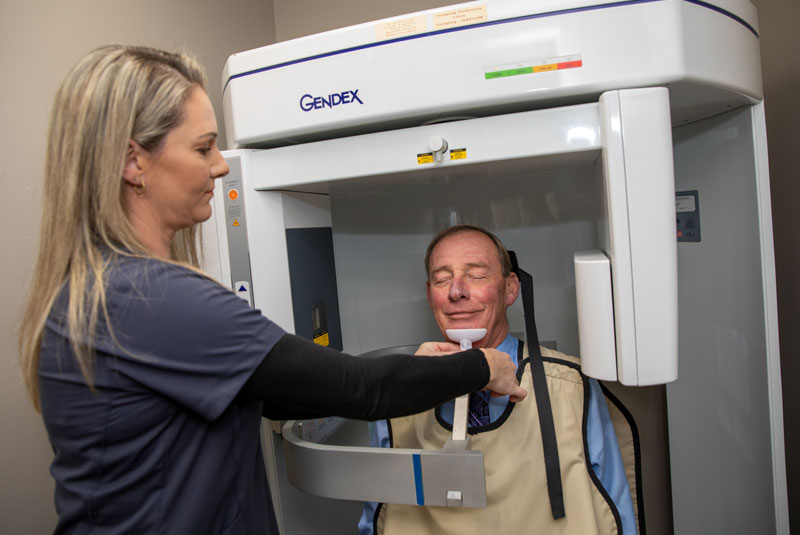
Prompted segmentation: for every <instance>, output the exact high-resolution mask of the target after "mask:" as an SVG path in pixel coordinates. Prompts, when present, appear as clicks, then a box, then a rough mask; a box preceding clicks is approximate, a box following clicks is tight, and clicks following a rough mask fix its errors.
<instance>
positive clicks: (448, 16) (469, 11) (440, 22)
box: [433, 5, 489, 30]
mask: <svg viewBox="0 0 800 535" xmlns="http://www.w3.org/2000/svg"><path fill="white" fill-rule="evenodd" d="M488 21H489V15H488V14H487V12H486V6H485V5H480V6H471V7H464V8H459V9H451V10H448V11H440V12H439V13H434V14H433V29H434V30H446V29H448V28H455V27H457V26H468V25H470V24H478V23H480V22H488Z"/></svg>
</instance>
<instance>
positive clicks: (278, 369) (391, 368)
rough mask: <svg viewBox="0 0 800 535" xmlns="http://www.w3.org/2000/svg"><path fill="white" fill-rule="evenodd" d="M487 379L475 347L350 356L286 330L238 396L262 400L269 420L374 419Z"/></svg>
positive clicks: (435, 401)
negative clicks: (439, 352) (443, 353)
mask: <svg viewBox="0 0 800 535" xmlns="http://www.w3.org/2000/svg"><path fill="white" fill-rule="evenodd" d="M488 382H489V365H488V363H487V362H486V359H485V358H484V356H483V353H481V351H480V350H478V349H470V350H467V351H462V352H460V353H454V354H453V355H447V356H444V357H416V356H411V355H388V356H384V357H354V356H351V355H348V354H346V353H340V352H338V351H335V350H333V349H328V348H326V347H322V346H319V345H317V344H314V343H313V342H310V341H308V340H306V339H304V338H300V337H298V336H295V335H292V334H287V335H284V337H283V338H281V339H280V341H279V342H278V343H277V344H275V347H273V348H272V350H271V351H270V352H269V353H267V355H266V357H264V360H263V361H262V362H261V364H260V365H259V366H258V367H257V368H256V370H255V372H253V375H252V376H251V377H250V379H249V380H248V381H247V383H245V385H244V387H243V388H242V391H241V394H240V395H242V396H243V397H245V398H249V399H258V400H261V401H263V402H264V415H265V416H267V417H269V418H271V419H273V420H286V419H292V418H316V417H321V416H343V417H346V418H356V419H359V420H378V419H382V418H394V417H397V416H405V415H407V414H414V413H417V412H422V411H424V410H428V409H430V408H433V407H435V406H437V405H440V404H442V403H444V402H445V401H447V400H450V399H453V398H455V397H457V396H460V395H462V394H466V393H468V392H473V391H475V390H480V389H481V388H483V387H484V386H486V384H487V383H488Z"/></svg>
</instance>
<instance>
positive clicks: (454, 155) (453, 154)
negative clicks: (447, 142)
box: [450, 149, 467, 160]
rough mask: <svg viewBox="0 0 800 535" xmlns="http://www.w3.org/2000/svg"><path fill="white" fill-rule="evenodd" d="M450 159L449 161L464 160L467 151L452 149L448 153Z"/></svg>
mask: <svg viewBox="0 0 800 535" xmlns="http://www.w3.org/2000/svg"><path fill="white" fill-rule="evenodd" d="M450 159H451V160H466V159H467V149H452V150H451V151H450Z"/></svg>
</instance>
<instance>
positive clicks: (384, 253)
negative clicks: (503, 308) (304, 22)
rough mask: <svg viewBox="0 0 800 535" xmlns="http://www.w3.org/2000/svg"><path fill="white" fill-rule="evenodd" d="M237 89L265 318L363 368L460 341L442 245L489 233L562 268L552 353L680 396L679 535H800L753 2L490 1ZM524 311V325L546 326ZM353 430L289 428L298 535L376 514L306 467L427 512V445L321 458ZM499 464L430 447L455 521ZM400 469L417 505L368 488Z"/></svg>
mask: <svg viewBox="0 0 800 535" xmlns="http://www.w3.org/2000/svg"><path fill="white" fill-rule="evenodd" d="M223 83H224V92H223V99H224V112H225V128H226V132H227V136H228V145H229V146H231V147H235V150H231V151H228V152H227V153H226V158H227V160H228V162H229V164H230V167H231V173H230V175H229V176H228V177H226V178H224V179H223V180H222V183H221V184H220V186H221V187H218V188H217V192H218V193H217V195H216V197H215V206H214V211H215V217H214V218H213V220H212V222H211V223H209V224H208V225H207V226H206V236H207V239H208V242H210V247H209V249H208V252H207V266H208V267H209V269H210V270H211V271H212V272H215V273H216V274H217V275H218V276H219V277H220V280H223V281H224V282H225V283H227V284H230V285H231V287H232V289H233V290H234V291H236V292H237V293H238V294H239V295H240V296H241V297H242V298H244V299H246V300H248V302H249V303H251V305H252V306H255V307H257V308H259V309H260V310H261V311H262V312H263V313H264V314H265V315H266V316H268V317H269V318H271V319H272V320H273V321H275V322H277V323H278V324H279V325H281V326H282V327H283V328H285V329H286V330H287V331H290V332H295V333H297V334H300V335H302V336H307V337H308V338H310V339H313V340H314V341H316V342H317V343H320V344H323V345H329V346H331V347H335V348H338V349H344V350H345V351H347V352H349V353H354V354H360V353H364V352H369V351H373V350H376V349H379V348H384V347H389V346H404V345H409V344H415V343H419V342H422V341H424V340H429V339H440V338H441V334H440V333H439V332H438V330H437V328H436V325H435V323H434V322H433V319H432V318H431V315H430V311H429V310H428V308H427V303H426V299H425V274H424V270H423V267H422V259H423V256H424V252H425V247H426V245H427V242H428V240H429V239H430V238H431V236H432V235H433V234H434V233H435V232H436V231H438V230H441V229H442V228H445V227H447V226H450V225H452V224H456V223H472V224H477V225H481V226H484V227H487V228H489V229H490V230H492V231H493V232H495V233H497V234H498V235H499V236H500V237H501V238H502V239H503V241H504V242H505V243H506V245H507V246H508V247H509V248H511V249H514V250H516V251H517V255H518V256H519V262H520V265H524V266H526V269H527V270H528V271H529V272H530V273H532V274H533V276H534V281H535V284H536V297H537V301H536V304H537V312H538V314H539V316H538V317H537V318H536V319H537V324H538V326H539V335H540V338H541V340H542V341H543V343H550V344H552V345H555V346H556V347H557V348H558V349H559V350H561V351H564V352H566V353H571V354H579V355H580V356H581V357H582V361H583V365H582V366H583V370H584V372H585V373H586V374H587V375H590V376H593V377H596V378H599V379H604V380H610V381H619V382H620V383H622V384H624V385H632V386H637V385H653V384H665V383H670V384H669V385H668V387H667V397H668V420H669V432H670V435H669V441H670V443H669V455H670V458H669V466H670V471H671V485H672V493H673V497H672V506H673V518H674V527H675V531H676V532H677V533H754V532H758V533H768V532H769V533H778V532H779V533H788V509H787V500H786V483H785V468H784V451H783V428H782V421H783V420H782V406H781V391H780V369H779V355H778V338H777V336H778V334H777V307H776V297H775V276H774V259H773V252H772V251H773V249H772V228H771V212H770V202H769V181H768V171H767V152H766V135H765V125H764V110H763V103H762V98H763V94H762V87H761V71H760V61H759V41H758V23H757V19H756V13H755V9H754V8H753V6H752V5H751V4H750V3H749V2H748V1H747V0H706V1H700V0H628V1H626V0H623V1H615V2H608V1H603V0H542V1H539V2H535V3H534V2H526V1H523V0H497V1H492V0H487V1H484V2H480V1H479V2H470V3H466V4H460V5H456V6H451V7H446V8H440V9H432V10H429V11H423V12H419V13H414V14H410V15H407V16H401V17H394V18H390V19H385V20H381V21H377V22H374V23H367V24H360V25H357V26H353V27H349V28H344V29H341V30H336V31H331V32H326V33H323V34H319V35H312V36H309V37H304V38H301V39H296V40H293V41H287V42H283V43H278V44H275V45H271V46H266V47H263V48H259V49H255V50H251V51H247V52H242V53H240V54H234V55H233V56H231V57H230V58H229V59H228V62H227V64H226V67H225V71H224V74H223ZM676 221H677V227H676ZM509 317H510V321H511V330H512V332H516V333H522V332H524V319H523V317H522V311H521V309H520V308H519V307H517V306H516V305H515V307H513V308H512V309H510V311H509ZM520 336H522V335H520ZM679 369H680V375H679V374H678V370H679ZM337 427H338V430H336V429H335V428H337ZM346 427H347V426H346V425H345V426H338V424H337V423H335V422H333V423H332V422H331V421H321V422H305V423H302V424H301V423H299V422H290V423H288V424H287V425H286V426H285V427H283V429H282V430H281V427H280V425H279V424H277V423H275V424H274V425H273V426H267V427H265V431H264V433H263V438H264V448H265V454H266V463H267V470H268V474H269V478H270V486H271V489H272V493H273V499H274V502H275V506H276V512H277V514H278V518H279V522H280V523H281V532H282V533H284V534H285V535H292V534H296V533H309V532H314V529H324V530H325V532H326V533H338V532H342V533H349V532H352V531H353V530H355V522H356V520H357V516H358V511H359V508H360V504H358V503H357V502H339V501H335V500H328V499H325V498H319V497H313V496H309V495H307V494H304V493H302V492H299V491H297V490H296V489H294V488H292V487H291V486H290V485H288V483H287V476H286V473H285V472H286V470H285V465H286V464H287V463H288V464H289V466H290V475H289V478H290V479H292V478H293V480H294V481H295V483H297V484H298V485H299V486H300V487H301V488H304V489H306V490H309V491H310V492H313V493H316V494H319V495H321V496H327V497H345V498H348V499H362V498H368V499H385V500H388V501H391V500H397V501H398V502H402V503H418V501H415V500H418V494H416V493H415V491H418V490H419V488H418V486H417V485H418V483H419V481H418V480H415V473H414V470H415V469H416V468H414V469H412V468H410V466H411V465H410V464H407V463H411V462H412V459H413V456H414V455H418V456H419V455H423V453H422V452H409V451H402V450H400V451H397V450H395V453H394V454H393V453H391V452H392V450H384V451H381V452H377V453H376V452H375V451H374V450H367V449H365V448H362V447H361V446H364V445H365V444H366V438H365V436H366V424H364V425H362V426H361V427H359V429H360V431H358V432H356V433H355V435H358V434H359V433H360V434H361V435H360V437H357V438H355V439H352V440H351V439H342V441H341V442H339V443H338V446H337V447H336V448H333V450H331V449H330V447H329V446H324V445H321V444H317V443H316V442H318V441H319V439H320V436H322V435H324V436H329V435H333V436H334V438H332V439H331V440H333V441H334V442H335V441H336V438H335V436H336V435H337V434H341V433H342V431H343V429H345V428H346ZM281 432H283V434H284V436H285V437H286V440H284V438H283V437H282V436H281V434H280V433H281ZM355 435H354V436H355ZM284 442H286V443H287V444H286V445H287V446H288V447H287V449H286V452H285V453H284V451H283V447H282V445H283V443H284ZM350 447H352V448H354V449H348V448H350ZM476 453H478V454H479V452H471V451H469V450H468V449H465V448H464V447H461V448H455V449H453V451H449V452H444V451H443V452H438V453H437V452H425V453H424V455H429V458H432V457H433V456H435V455H438V456H439V460H434V461H430V462H432V463H433V464H430V465H429V466H437V467H438V468H437V469H436V470H438V471H437V472H436V474H438V475H436V476H433V475H431V474H433V473H434V472H433V471H428V472H425V471H426V470H427V469H426V468H425V466H422V467H421V469H422V471H423V472H425V473H426V474H427V477H424V478H422V479H423V480H424V481H425V485H426V488H425V491H426V495H427V496H429V497H430V500H432V501H428V502H426V503H427V504H429V505H430V504H434V505H443V506H470V504H467V503H466V502H465V500H467V496H468V495H469V493H470V492H471V490H470V489H472V490H475V489H477V490H478V491H479V490H480V485H481V483H482V481H483V479H482V478H483V474H482V463H481V462H478V459H479V456H476V455H475V454H476ZM345 454H347V455H351V456H352V458H351V459H350V460H349V461H346V462H345V463H344V464H342V466H344V467H345V468H342V469H341V470H339V472H338V473H337V472H336V470H335V468H336V467H335V466H331V465H332V464H337V463H340V462H341V459H342V455H345ZM331 455H334V457H331ZM337 455H338V457H337ZM387 455H388V456H391V455H395V456H396V458H397V459H399V460H398V461H397V463H399V464H397V466H395V465H394V464H392V462H393V461H388V460H387ZM459 455H460V456H461V460H454V459H456V457H458V456H459ZM331 459H338V460H337V461H332V460H331ZM417 461H418V459H417V460H416V461H413V462H417ZM451 462H452V463H456V465H457V466H459V467H462V468H459V469H458V470H449V469H448V468H447V466H448V465H447V463H451ZM376 463H377V464H376ZM404 463H405V464H404ZM459 463H461V464H459ZM456 465H452V466H456ZM415 466H416V465H415ZM356 467H358V468H359V469H358V470H356ZM376 467H377V468H376ZM381 467H384V468H385V471H386V473H387V474H389V473H391V474H392V476H391V480H392V481H395V482H396V485H394V486H393V487H392V488H387V487H386V485H385V481H387V480H389V479H390V476H388V475H387V478H386V479H381V480H380V481H379V479H370V480H369V481H367V480H365V477H366V476H362V475H360V474H361V473H362V472H361V469H363V473H364V474H376V473H378V472H379V471H380V470H381ZM465 467H469V468H465ZM340 468H341V467H340ZM298 471H300V472H302V474H301V475H298ZM349 472H354V473H355V475H353V477H351V478H350V479H349V480H348V481H349V483H347V485H343V484H342V478H347V477H348V476H347V474H348V473H349ZM331 474H334V475H333V476H332V475H331ZM454 474H457V476H454ZM450 476H453V477H452V478H451V479H450V480H448V479H447V478H448V477H450ZM370 477H371V476H370ZM376 477H377V476H376ZM359 478H360V479H359ZM476 478H477V479H476ZM381 485H383V487H381ZM427 485H431V486H430V487H427ZM345 486H350V487H358V489H357V490H356V491H353V492H349V493H348V492H344V493H343V491H342V488H343V487H345ZM434 487H435V488H434ZM449 491H459V492H454V493H452V494H451V493H450V492H449ZM645 492H646V489H645ZM403 493H405V495H404V497H403V496H401V494H403ZM434 496H436V497H435V498H434ZM456 498H458V499H456ZM475 499H476V500H477V501H476V502H475V503H473V504H472V505H477V506H480V505H481V503H483V502H482V500H485V496H477V497H476V498H475ZM322 510H324V511H325V512H324V513H322V512H320V513H319V514H308V513H309V511H322ZM337 515H338V516H337ZM320 522H322V524H320ZM337 523H338V524H337Z"/></svg>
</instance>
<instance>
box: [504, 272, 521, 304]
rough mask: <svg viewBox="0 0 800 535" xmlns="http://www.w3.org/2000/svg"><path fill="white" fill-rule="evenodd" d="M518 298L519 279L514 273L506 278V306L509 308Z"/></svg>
mask: <svg viewBox="0 0 800 535" xmlns="http://www.w3.org/2000/svg"><path fill="white" fill-rule="evenodd" d="M517 297H519V279H518V278H517V274H516V273H510V274H509V275H508V277H506V306H511V305H513V304H514V301H516V300H517Z"/></svg>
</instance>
